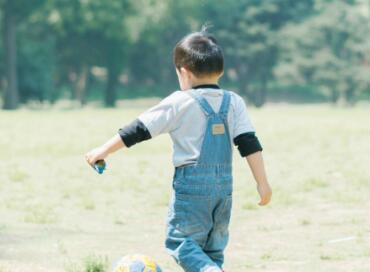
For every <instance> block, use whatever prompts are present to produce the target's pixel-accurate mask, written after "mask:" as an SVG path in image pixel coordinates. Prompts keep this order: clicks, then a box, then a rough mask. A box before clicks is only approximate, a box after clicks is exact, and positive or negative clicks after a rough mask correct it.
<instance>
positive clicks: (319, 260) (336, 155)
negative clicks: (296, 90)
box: [0, 100, 370, 272]
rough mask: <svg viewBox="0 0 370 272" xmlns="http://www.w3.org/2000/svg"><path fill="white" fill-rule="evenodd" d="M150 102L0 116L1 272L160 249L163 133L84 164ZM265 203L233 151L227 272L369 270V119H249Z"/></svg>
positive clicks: (296, 114)
mask: <svg viewBox="0 0 370 272" xmlns="http://www.w3.org/2000/svg"><path fill="white" fill-rule="evenodd" d="M153 103H155V101H154V100H148V101H136V102H126V103H123V105H122V107H120V108H118V109H112V110H105V109H94V108H86V109H83V110H73V109H72V110H61V109H58V110H56V109H52V110H29V109H21V110H19V111H16V112H0V272H10V271H11V272H15V271H22V272H23V271H32V272H39V271H69V272H77V271H85V270H87V266H88V265H89V262H90V263H91V262H96V261H97V262H105V263H107V265H108V266H110V265H112V264H113V263H114V262H115V261H116V260H117V259H118V258H119V257H120V256H122V255H125V254H129V253H137V252H139V253H144V254H147V255H150V256H153V257H154V258H155V259H156V260H158V262H159V263H160V264H161V266H162V268H163V269H164V270H165V271H171V272H178V271H181V270H180V269H179V268H178V267H177V266H176V264H175V262H174V261H173V260H172V259H171V257H169V256H168V255H167V253H166V251H165V249H164V242H163V241H164V233H165V218H166V215H167V204H168V201H169V195H170V189H171V177H172V174H173V168H172V165H171V145H172V144H171V142H170V138H169V137H168V136H167V135H163V136H159V137H157V138H155V139H152V140H150V141H147V142H143V143H141V144H138V145H136V146H133V147H132V148H130V149H127V150H122V151H118V152H117V153H116V154H114V155H112V156H111V157H109V158H108V159H107V162H108V164H109V165H108V168H109V169H108V170H107V171H106V173H104V174H103V175H98V174H97V173H95V172H94V171H93V170H92V169H91V168H90V167H88V165H87V164H86V162H85V160H84V154H85V153H86V152H87V151H88V150H89V149H91V148H93V147H95V146H97V145H99V144H101V143H103V142H104V141H105V140H107V139H108V138H109V137H111V136H112V135H113V134H114V133H116V131H117V129H118V128H119V127H120V126H123V125H124V124H127V123H128V122H130V121H131V120H133V118H135V117H136V116H137V114H138V113H140V112H141V111H143V110H144V109H145V108H146V107H148V106H150V105H153ZM250 116H251V118H252V120H253V123H254V125H255V127H256V129H257V135H258V136H259V139H260V140H261V142H262V144H263V146H264V158H265V161H266V167H267V170H268V175H269V179H270V183H271V185H272V188H273V201H272V203H271V205H269V206H268V207H264V208H261V207H259V206H258V205H257V202H258V197H257V193H256V190H255V183H254V181H253V179H252V178H251V175H250V173H249V169H248V167H247V164H246V162H245V159H242V158H241V157H239V154H238V152H237V150H236V149H234V180H235V194H234V202H233V205H234V209H233V214H232V222H231V226H230V243H229V246H228V248H227V251H226V264H225V268H226V270H227V271H229V272H230V271H231V272H236V271H269V272H273V271H274V272H277V271H284V272H285V271H305V272H306V271H307V272H312V271H315V272H319V271H325V272H327V271H335V272H336V271H346V272H348V271H363V272H365V271H370V201H369V198H370V109H369V107H368V105H362V106H359V107H356V108H334V107H331V106H328V105H314V106H312V105H301V106H291V105H269V106H267V107H265V108H263V109H253V108H252V109H250ZM90 271H93V270H90Z"/></svg>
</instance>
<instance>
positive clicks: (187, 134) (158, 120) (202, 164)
mask: <svg viewBox="0 0 370 272" xmlns="http://www.w3.org/2000/svg"><path fill="white" fill-rule="evenodd" d="M173 60H174V64H175V68H176V73H177V76H178V80H179V83H180V88H181V91H176V92H173V93H172V94H171V95H169V96H168V97H166V98H165V99H163V100H162V101H161V102H160V103H159V104H158V105H156V106H154V107H152V108H150V109H148V110H147V111H145V112H143V113H142V114H141V115H139V116H138V118H137V119H136V120H134V121H133V122H132V123H131V124H129V125H128V126H125V127H124V128H122V129H120V130H119V131H118V134H117V135H116V136H114V137H113V138H112V139H110V140H109V141H108V142H106V143H105V144H104V145H102V146H101V147H98V148H96V149H93V150H92V151H90V152H89V153H87V154H86V160H87V162H88V163H89V164H90V165H93V164H94V163H95V162H96V161H97V160H101V159H105V158H106V157H107V156H108V154H110V153H112V152H115V151H116V150H118V149H120V148H122V147H130V146H132V145H134V144H136V143H138V142H141V141H144V140H148V139H150V138H153V137H155V136H157V135H159V134H161V133H169V134H170V136H171V138H172V141H173V149H174V152H173V164H174V166H175V170H174V175H173V184H172V187H173V195H172V199H171V203H170V205H169V213H168V218H167V231H166V234H167V236H166V242H165V244H166V248H167V250H168V252H169V253H170V254H171V255H172V256H173V257H174V258H175V260H176V262H177V263H178V264H179V265H181V266H182V268H183V269H184V270H185V271H187V272H220V271H222V266H223V262H224V254H223V252H224V249H225V247H226V244H227V242H228V225H229V220H230V214H231V204H232V141H231V140H233V142H234V144H235V145H236V146H237V147H238V149H239V152H240V154H241V156H243V157H246V160H247V162H248V164H249V167H250V168H251V170H252V173H253V175H254V178H255V180H256V182H257V191H258V193H259V195H260V197H261V201H260V202H259V205H266V204H267V203H268V202H269V201H270V199H271V189H270V186H269V184H268V181H267V178H266V173H265V170H264V163H263V159H262V155H261V151H262V147H261V145H260V143H259V141H258V139H257V137H256V136H255V131H254V128H253V126H252V125H251V123H250V121H249V119H248V115H247V111H246V106H245V103H244V101H243V99H242V98H241V97H240V96H239V95H237V94H236V93H234V92H231V91H226V90H223V89H221V88H220V87H219V86H218V80H219V78H220V77H221V76H222V74H223V70H224V68H223V63H224V62H223V53H222V50H221V48H220V46H219V45H218V44H217V41H216V40H215V38H214V37H213V36H211V35H209V34H208V33H207V32H206V31H201V32H195V33H191V34H189V35H187V36H185V37H184V38H183V39H182V40H181V41H180V42H178V43H177V45H176V46H175V48H174V52H173ZM217 109H219V110H218V111H216V110H217Z"/></svg>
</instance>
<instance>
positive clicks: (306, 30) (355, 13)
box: [276, 1, 370, 103]
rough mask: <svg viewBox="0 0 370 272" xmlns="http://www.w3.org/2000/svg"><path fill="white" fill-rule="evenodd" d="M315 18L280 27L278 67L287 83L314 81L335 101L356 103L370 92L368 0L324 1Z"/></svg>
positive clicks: (282, 78) (279, 74)
mask: <svg viewBox="0 0 370 272" xmlns="http://www.w3.org/2000/svg"><path fill="white" fill-rule="evenodd" d="M316 12H317V14H316V16H312V17H311V18H309V19H307V20H305V21H303V22H302V23H300V24H290V25H288V26H287V27H286V28H285V29H284V30H283V31H282V40H281V46H282V48H284V54H283V57H282V60H281V62H280V63H279V65H278V66H277V68H276V73H277V75H278V76H279V78H280V79H281V80H285V81H286V82H287V83H288V84H291V83H299V84H315V85H318V86H319V87H320V89H321V91H322V92H323V93H324V94H326V95H327V96H328V97H330V99H331V100H332V101H333V102H337V101H338V99H340V98H341V100H344V101H347V102H349V103H353V102H354V99H355V97H356V96H358V95H359V94H360V93H362V92H365V91H367V90H369V86H370V77H369V76H368V75H369V73H370V65H369V62H368V60H367V59H366V58H367V57H368V56H369V53H370V46H369V45H370V39H369V34H370V25H369V23H368V22H369V14H368V13H366V6H365V4H364V3H360V2H356V4H354V3H351V2H345V1H323V2H322V3H320V5H318V7H317V10H316Z"/></svg>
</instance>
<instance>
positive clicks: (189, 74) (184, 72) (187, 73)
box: [180, 67, 194, 79]
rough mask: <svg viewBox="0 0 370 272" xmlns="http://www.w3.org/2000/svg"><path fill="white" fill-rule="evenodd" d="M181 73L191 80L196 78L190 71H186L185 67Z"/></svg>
mask: <svg viewBox="0 0 370 272" xmlns="http://www.w3.org/2000/svg"><path fill="white" fill-rule="evenodd" d="M180 73H181V74H182V76H185V77H186V78H189V79H192V78H194V74H193V73H192V72H191V71H190V70H188V69H186V68H185V67H181V68H180Z"/></svg>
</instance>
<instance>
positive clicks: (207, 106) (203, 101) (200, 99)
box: [189, 90, 215, 116]
mask: <svg viewBox="0 0 370 272" xmlns="http://www.w3.org/2000/svg"><path fill="white" fill-rule="evenodd" d="M189 94H190V95H191V96H192V97H193V98H194V99H195V100H196V101H197V102H198V103H199V105H200V106H201V108H202V109H203V111H204V113H205V114H206V115H207V116H208V115H213V114H215V112H214V111H213V109H212V107H211V105H210V104H209V103H208V101H207V100H206V99H205V98H204V97H203V96H201V95H200V94H198V93H197V92H195V91H194V90H190V91H189Z"/></svg>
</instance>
